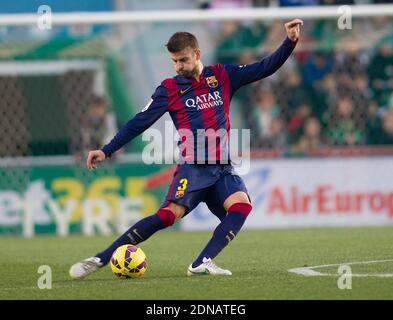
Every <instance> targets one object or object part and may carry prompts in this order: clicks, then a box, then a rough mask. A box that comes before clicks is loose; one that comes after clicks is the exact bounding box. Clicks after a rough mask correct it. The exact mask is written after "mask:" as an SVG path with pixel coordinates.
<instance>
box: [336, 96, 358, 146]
mask: <svg viewBox="0 0 393 320" xmlns="http://www.w3.org/2000/svg"><path fill="white" fill-rule="evenodd" d="M330 116H331V120H330V124H329V139H330V143H331V144H332V145H335V146H355V145H360V144H362V143H364V142H365V132H363V130H362V129H361V127H360V126H359V123H358V122H357V121H356V120H355V117H354V105H353V101H352V99H351V98H349V97H344V98H342V99H340V100H339V101H338V102H337V107H336V111H335V112H334V113H332V114H331V115H330Z"/></svg>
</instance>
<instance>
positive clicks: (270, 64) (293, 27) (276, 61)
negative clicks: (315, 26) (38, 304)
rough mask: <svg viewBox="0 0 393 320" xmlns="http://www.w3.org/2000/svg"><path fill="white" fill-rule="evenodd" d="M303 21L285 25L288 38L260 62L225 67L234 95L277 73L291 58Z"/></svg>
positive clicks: (296, 20)
mask: <svg viewBox="0 0 393 320" xmlns="http://www.w3.org/2000/svg"><path fill="white" fill-rule="evenodd" d="M301 25H303V21H302V20H300V19H294V20H292V21H289V22H287V23H285V24H284V26H285V31H286V33H287V36H286V37H285V40H284V41H283V43H282V44H281V45H280V47H279V48H278V49H277V50H276V51H274V52H273V53H272V54H270V55H269V56H267V57H264V58H263V59H262V60H260V61H259V62H255V63H252V64H248V65H243V66H238V65H233V64H231V65H225V66H224V67H225V69H226V71H227V72H228V75H229V78H230V80H231V92H232V94H233V93H234V92H235V91H236V90H237V89H239V88H240V87H241V86H244V85H246V84H249V83H252V82H255V81H258V80H261V79H263V78H266V77H268V76H270V75H272V74H273V73H274V72H276V71H277V70H278V69H279V68H280V67H281V66H282V65H283V64H284V62H285V61H286V60H287V59H288V58H289V56H290V55H291V53H292V51H293V50H294V48H295V46H296V43H297V41H298V40H299V36H300V26H301Z"/></svg>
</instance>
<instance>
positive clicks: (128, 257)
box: [110, 244, 147, 278]
mask: <svg viewBox="0 0 393 320" xmlns="http://www.w3.org/2000/svg"><path fill="white" fill-rule="evenodd" d="M110 264H111V269H112V272H113V273H114V274H115V275H116V276H118V277H119V278H140V277H142V276H143V275H144V274H145V272H146V269H147V259H146V255H145V253H144V252H143V251H142V249H141V248H139V247H137V246H134V245H131V244H125V245H122V246H120V247H118V248H117V249H116V250H115V252H113V254H112V257H111V262H110Z"/></svg>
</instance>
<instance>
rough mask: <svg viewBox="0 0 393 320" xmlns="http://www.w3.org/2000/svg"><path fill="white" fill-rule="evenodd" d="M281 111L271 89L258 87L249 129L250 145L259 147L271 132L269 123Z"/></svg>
mask: <svg viewBox="0 0 393 320" xmlns="http://www.w3.org/2000/svg"><path fill="white" fill-rule="evenodd" d="M280 112H281V109H280V107H279V106H278V105H277V104H276V98H275V96H274V95H273V93H272V92H271V90H267V89H260V90H259V92H258V93H257V105H256V106H255V107H254V108H253V111H252V113H251V119H250V129H251V133H252V136H253V139H252V140H251V147H253V148H259V147H261V146H262V144H263V141H266V139H268V138H269V136H270V134H271V123H272V121H273V119H274V118H276V117H278V116H279V114H280Z"/></svg>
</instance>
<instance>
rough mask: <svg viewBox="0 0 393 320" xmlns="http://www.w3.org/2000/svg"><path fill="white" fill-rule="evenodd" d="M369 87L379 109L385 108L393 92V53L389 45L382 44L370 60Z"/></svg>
mask: <svg viewBox="0 0 393 320" xmlns="http://www.w3.org/2000/svg"><path fill="white" fill-rule="evenodd" d="M368 72H369V76H370V86H371V88H372V90H373V92H374V97H375V99H376V100H377V102H378V104H379V106H380V107H385V108H386V107H387V104H388V100H389V96H390V94H391V92H392V91H393V52H392V45H391V44H390V43H384V44H382V46H381V47H380V48H379V49H378V51H377V53H376V54H375V56H374V57H373V58H372V59H371V62H370V64H369V68H368Z"/></svg>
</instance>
